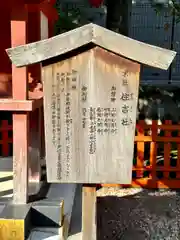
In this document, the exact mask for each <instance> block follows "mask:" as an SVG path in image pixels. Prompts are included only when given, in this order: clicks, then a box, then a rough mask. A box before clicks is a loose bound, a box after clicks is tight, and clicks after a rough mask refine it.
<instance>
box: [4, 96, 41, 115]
mask: <svg viewBox="0 0 180 240" xmlns="http://www.w3.org/2000/svg"><path fill="white" fill-rule="evenodd" d="M42 105H43V98H40V99H34V100H14V99H0V111H14V112H25V111H26V112H31V111H34V110H35V109H37V108H40V107H42Z"/></svg>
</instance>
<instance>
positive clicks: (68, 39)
mask: <svg viewBox="0 0 180 240" xmlns="http://www.w3.org/2000/svg"><path fill="white" fill-rule="evenodd" d="M88 43H94V44H96V45H98V46H100V47H102V48H105V49H107V50H109V51H111V52H114V53H116V54H118V55H121V56H123V57H125V58H128V59H131V60H133V61H136V62H139V63H141V64H145V65H149V66H151V67H157V68H160V69H165V70H166V69H168V67H169V65H170V64H171V62H172V61H173V59H174V57H175V55H176V52H174V51H171V50H167V49H164V48H160V47H156V46H152V45H149V44H146V43H143V42H139V41H137V40H134V39H131V38H128V37H126V36H123V35H121V34H118V33H115V32H112V31H110V30H107V29H105V28H103V27H100V26H98V25H95V24H92V23H90V24H87V25H84V26H82V27H79V28H76V29H74V30H71V31H69V32H66V33H63V34H60V35H57V36H55V37H52V38H49V39H45V40H42V41H38V42H34V43H30V44H26V45H23V46H18V47H15V48H9V49H7V50H6V51H7V54H8V56H9V58H10V59H11V61H12V63H13V64H15V65H16V66H17V67H22V66H26V65H30V64H34V63H38V62H42V61H44V60H47V59H50V58H53V57H56V56H59V55H61V54H64V53H67V52H70V51H72V50H74V49H77V48H79V47H81V46H83V45H86V44H88Z"/></svg>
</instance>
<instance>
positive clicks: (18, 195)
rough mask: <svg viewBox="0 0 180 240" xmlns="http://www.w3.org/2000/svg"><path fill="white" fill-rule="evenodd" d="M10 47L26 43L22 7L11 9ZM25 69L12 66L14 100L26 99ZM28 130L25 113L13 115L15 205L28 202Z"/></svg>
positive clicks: (27, 120) (25, 20)
mask: <svg viewBox="0 0 180 240" xmlns="http://www.w3.org/2000/svg"><path fill="white" fill-rule="evenodd" d="M11 17H12V18H11V44H12V47H15V46H19V45H21V44H26V43H27V19H28V17H27V11H26V8H25V7H24V6H21V5H20V6H18V5H17V6H16V7H14V8H13V9H12V16H11ZM27 85H28V81H27V68H26V67H23V68H16V67H15V66H14V65H13V66H12V87H13V99H14V100H26V99H27V93H28V91H27ZM28 130H29V114H28V113H27V112H21V113H13V172H14V186H13V188H14V195H13V201H14V203H15V204H24V203H27V201H28V133H29V132H28Z"/></svg>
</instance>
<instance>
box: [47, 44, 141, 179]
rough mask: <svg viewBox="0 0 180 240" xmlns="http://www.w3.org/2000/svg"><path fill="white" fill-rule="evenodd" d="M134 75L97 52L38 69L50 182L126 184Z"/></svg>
mask: <svg viewBox="0 0 180 240" xmlns="http://www.w3.org/2000/svg"><path fill="white" fill-rule="evenodd" d="M139 71H140V65H139V64H137V63H135V62H132V61H130V60H127V59H124V58H122V57H119V56H117V55H115V54H113V53H109V52H108V51H105V50H103V49H101V48H99V47H96V48H94V49H92V50H89V51H87V52H84V53H82V54H79V55H77V56H75V57H72V58H70V59H68V60H65V61H62V62H58V63H55V64H52V65H49V66H46V67H44V68H43V86H44V94H45V97H44V109H45V131H46V158H47V161H48V162H47V164H48V166H49V167H48V169H47V172H48V179H49V180H50V181H51V182H77V183H83V182H84V183H113V182H116V183H123V184H127V183H129V182H130V181H131V174H132V159H133V150H134V132H135V123H136V108H137V98H138V87H139ZM50 79H51V80H50Z"/></svg>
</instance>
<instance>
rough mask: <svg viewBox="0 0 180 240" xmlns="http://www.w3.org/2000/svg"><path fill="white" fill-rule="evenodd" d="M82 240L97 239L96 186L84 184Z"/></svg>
mask: <svg viewBox="0 0 180 240" xmlns="http://www.w3.org/2000/svg"><path fill="white" fill-rule="evenodd" d="M82 236H83V237H82V240H96V186H94V185H84V186H83V191H82Z"/></svg>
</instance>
